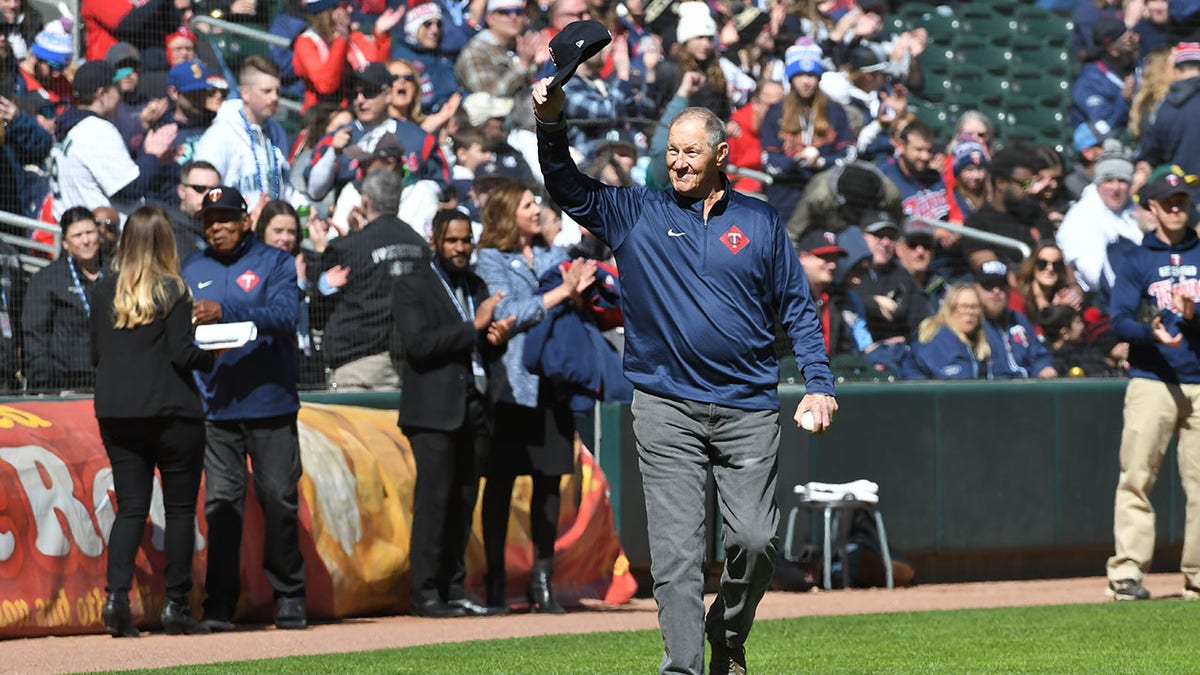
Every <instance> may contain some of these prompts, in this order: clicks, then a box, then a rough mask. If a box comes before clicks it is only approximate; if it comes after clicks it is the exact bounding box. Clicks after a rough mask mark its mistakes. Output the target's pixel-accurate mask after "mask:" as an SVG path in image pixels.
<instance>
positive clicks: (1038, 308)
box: [1008, 239, 1085, 335]
mask: <svg viewBox="0 0 1200 675" xmlns="http://www.w3.org/2000/svg"><path fill="white" fill-rule="evenodd" d="M1013 276H1014V278H1015V283H1014V284H1013V288H1012V292H1011V293H1010V297H1009V303H1008V304H1009V307H1011V308H1012V309H1015V310H1017V311H1019V312H1021V313H1022V314H1024V315H1025V316H1027V317H1029V318H1030V319H1033V318H1035V317H1038V316H1040V315H1041V312H1042V310H1044V309H1046V308H1048V307H1052V306H1054V305H1066V306H1068V307H1071V308H1072V309H1074V310H1075V311H1077V312H1081V311H1083V307H1084V298H1085V295H1084V292H1083V289H1082V288H1080V287H1079V284H1077V283H1075V274H1074V273H1073V271H1072V270H1071V269H1070V268H1069V267H1067V265H1066V263H1065V262H1064V260H1063V252H1062V249H1060V248H1059V247H1058V245H1057V244H1055V243H1054V240H1053V239H1046V240H1043V241H1041V242H1039V243H1038V245H1037V248H1035V249H1034V250H1033V255H1031V256H1029V257H1028V258H1026V259H1025V260H1024V261H1023V262H1022V263H1021V264H1020V266H1018V267H1017V271H1016V272H1015V273H1014V275H1013ZM1038 334H1039V335H1040V334H1041V332H1040V331H1039V333H1038Z"/></svg>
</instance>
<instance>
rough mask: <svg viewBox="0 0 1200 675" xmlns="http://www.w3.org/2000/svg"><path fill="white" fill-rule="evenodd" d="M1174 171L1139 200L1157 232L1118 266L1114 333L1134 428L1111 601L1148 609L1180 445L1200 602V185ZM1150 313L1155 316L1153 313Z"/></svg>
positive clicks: (1125, 465)
mask: <svg viewBox="0 0 1200 675" xmlns="http://www.w3.org/2000/svg"><path fill="white" fill-rule="evenodd" d="M1189 178H1191V177H1189V176H1188V175H1187V174H1185V173H1184V172H1183V170H1182V169H1178V170H1176V168H1175V167H1171V168H1168V169H1166V170H1164V171H1161V172H1159V173H1158V175H1157V176H1155V177H1154V178H1152V179H1151V180H1149V181H1147V183H1146V185H1144V186H1143V187H1142V188H1141V189H1140V190H1139V191H1138V198H1137V201H1138V205H1139V206H1141V207H1142V208H1144V209H1146V210H1148V211H1149V212H1150V213H1151V214H1152V215H1153V216H1154V220H1155V222H1156V223H1157V227H1156V228H1155V230H1154V231H1152V232H1149V233H1147V234H1146V236H1145V237H1144V238H1143V239H1142V243H1141V246H1139V247H1138V248H1136V249H1134V250H1133V251H1131V252H1130V253H1129V254H1128V255H1126V256H1125V257H1124V258H1123V259H1122V260H1121V262H1120V264H1118V265H1117V276H1116V282H1115V283H1114V284H1113V291H1112V302H1111V303H1110V304H1109V314H1111V315H1112V332H1113V335H1114V336H1115V337H1116V338H1117V339H1118V340H1124V341H1128V342H1129V355H1128V365H1129V377H1130V379H1129V385H1128V386H1127V388H1126V390H1125V408H1124V420H1125V428H1124V431H1123V432H1122V434H1121V448H1120V455H1119V457H1120V466H1121V473H1120V477H1119V478H1118V480H1117V489H1116V495H1115V504H1114V507H1113V536H1114V540H1115V541H1114V544H1115V546H1114V549H1115V550H1114V552H1113V555H1112V557H1110V558H1109V559H1108V563H1107V572H1108V595H1109V597H1111V598H1112V599H1114V600H1145V599H1147V598H1149V597H1150V593H1149V591H1147V590H1146V588H1145V587H1144V586H1143V585H1142V578H1143V577H1144V576H1145V574H1146V573H1147V572H1148V571H1149V570H1150V565H1151V562H1152V559H1153V556H1154V549H1155V545H1154V544H1155V514H1154V505H1153V504H1151V503H1150V498H1149V495H1150V490H1151V488H1152V487H1153V486H1154V483H1155V479H1156V478H1157V476H1158V471H1159V467H1161V466H1162V465H1163V460H1164V455H1165V454H1166V451H1167V446H1168V445H1169V444H1170V443H1171V441H1172V437H1177V438H1178V441H1177V443H1176V452H1177V453H1178V455H1179V473H1180V480H1181V481H1182V483H1183V490H1184V494H1186V495H1187V506H1186V515H1185V520H1184V522H1185V523H1186V525H1185V526H1184V532H1183V554H1182V559H1181V561H1180V569H1181V570H1182V572H1183V589H1182V597H1183V599H1185V600H1195V599H1200V499H1197V495H1200V473H1197V471H1196V467H1197V466H1200V437H1198V434H1200V424H1198V423H1197V421H1196V410H1197V407H1198V406H1200V321H1198V319H1200V317H1198V316H1197V313H1196V300H1197V298H1198V296H1200V277H1198V275H1200V238H1197V236H1196V230H1195V228H1193V227H1192V226H1191V224H1190V221H1191V216H1192V207H1193V203H1192V190H1193V189H1194V187H1193V186H1194V182H1193V181H1191V180H1189ZM1146 310H1149V311H1146Z"/></svg>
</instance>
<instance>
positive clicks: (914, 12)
mask: <svg viewBox="0 0 1200 675" xmlns="http://www.w3.org/2000/svg"><path fill="white" fill-rule="evenodd" d="M937 13H938V8H937V6H935V5H931V4H929V3H927V2H906V3H904V4H903V5H900V7H899V8H898V9H897V10H896V14H897V15H898V16H902V17H904V18H906V19H916V18H920V17H922V16H925V15H927V14H937Z"/></svg>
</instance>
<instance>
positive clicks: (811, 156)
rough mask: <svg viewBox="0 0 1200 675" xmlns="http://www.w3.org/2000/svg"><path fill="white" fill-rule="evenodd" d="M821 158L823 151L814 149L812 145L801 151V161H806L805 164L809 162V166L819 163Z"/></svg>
mask: <svg viewBox="0 0 1200 675" xmlns="http://www.w3.org/2000/svg"><path fill="white" fill-rule="evenodd" d="M820 157H821V151H820V150H817V149H816V148H814V147H813V146H811V145H810V146H808V147H806V148H804V149H803V150H801V151H800V159H802V160H804V161H805V162H807V163H809V164H812V163H813V162H815V161H817V160H818V159H820Z"/></svg>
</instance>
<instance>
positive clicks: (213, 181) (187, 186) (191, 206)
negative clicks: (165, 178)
mask: <svg viewBox="0 0 1200 675" xmlns="http://www.w3.org/2000/svg"><path fill="white" fill-rule="evenodd" d="M220 185H221V172H220V171H217V167H215V166H213V165H212V164H211V163H209V162H205V161H203V160H189V161H187V162H185V163H184V164H183V166H181V167H179V184H178V185H176V186H175V195H176V200H175V201H174V203H172V204H170V205H168V206H167V214H168V215H169V216H170V218H171V227H172V229H173V230H174V231H175V247H176V248H177V249H178V251H179V259H180V260H187V257H188V256H189V255H191V254H193V253H195V252H197V251H203V250H204V249H205V248H206V247H207V246H208V243H207V242H206V241H205V240H204V221H203V220H201V219H200V208H201V206H202V205H203V203H204V195H205V194H207V193H208V191H209V190H211V189H213V188H215V187H218V186H220Z"/></svg>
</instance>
